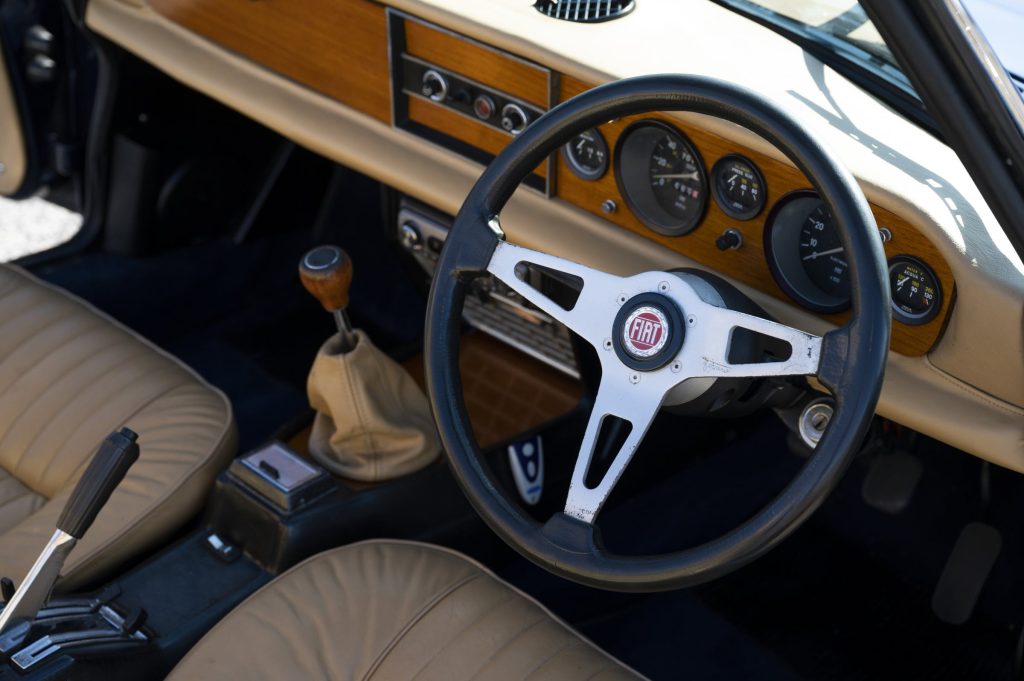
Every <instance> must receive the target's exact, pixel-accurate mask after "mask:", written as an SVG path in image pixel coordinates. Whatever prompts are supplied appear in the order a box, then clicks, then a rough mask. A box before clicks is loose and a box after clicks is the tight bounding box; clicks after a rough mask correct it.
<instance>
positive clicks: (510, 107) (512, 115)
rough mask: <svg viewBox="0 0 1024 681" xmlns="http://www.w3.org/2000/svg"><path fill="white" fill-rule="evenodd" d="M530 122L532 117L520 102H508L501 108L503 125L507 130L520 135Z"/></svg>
mask: <svg viewBox="0 0 1024 681" xmlns="http://www.w3.org/2000/svg"><path fill="white" fill-rule="evenodd" d="M529 123H530V117H529V116H528V115H527V113H526V112H525V111H523V107H521V106H519V105H518V104H506V105H505V106H504V107H502V109H501V127H502V129H503V130H504V131H505V132H509V133H512V134H513V135H518V134H519V133H521V132H522V131H523V130H525V129H526V126H527V125H529Z"/></svg>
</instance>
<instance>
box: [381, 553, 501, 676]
mask: <svg viewBox="0 0 1024 681" xmlns="http://www.w3.org/2000/svg"><path fill="white" fill-rule="evenodd" d="M480 574H481V573H479V572H477V573H475V574H472V575H469V576H467V577H466V578H464V579H462V580H460V581H458V582H455V583H454V584H452V585H451V586H449V587H448V588H447V589H445V590H444V591H442V592H441V593H439V594H437V596H435V597H434V598H433V599H432V600H430V601H429V602H427V603H426V604H425V605H424V606H423V607H422V608H420V610H419V611H418V612H417V613H416V614H415V615H413V616H412V617H411V618H410V619H409V621H408V622H406V624H405V626H404V627H402V628H401V630H399V632H398V633H397V634H395V636H394V637H392V639H391V640H390V641H389V642H388V644H387V645H386V646H384V648H383V649H382V650H381V651H380V653H379V654H378V655H377V659H375V660H374V661H373V664H371V665H370V668H369V669H368V670H367V671H366V673H365V674H364V675H363V677H362V681H369V680H370V678H371V677H372V676H373V675H374V674H376V673H377V669H379V668H380V666H381V665H382V664H383V663H384V660H385V659H386V658H387V656H388V655H389V654H390V653H391V651H392V650H394V649H395V647H396V646H397V645H398V644H399V643H401V642H402V639H403V638H405V635H406V634H408V633H409V632H410V631H411V630H412V629H413V627H415V626H416V625H417V624H419V622H420V621H421V620H422V619H423V618H424V617H426V616H427V615H428V614H429V613H430V611H431V610H433V609H434V608H435V607H437V605H438V604H439V603H441V601H443V600H445V599H446V598H448V597H449V596H451V595H452V594H453V593H455V592H456V591H458V590H459V589H461V588H462V587H464V586H466V585H467V584H469V583H470V582H472V581H473V580H475V579H478V578H479V577H480Z"/></svg>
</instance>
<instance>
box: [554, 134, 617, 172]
mask: <svg viewBox="0 0 1024 681" xmlns="http://www.w3.org/2000/svg"><path fill="white" fill-rule="evenodd" d="M562 155H563V156H564V157H565V160H566V162H567V163H568V164H569V170H571V171H572V172H573V173H574V174H575V175H576V176H577V177H579V178H581V179H584V180H598V179H600V178H601V176H603V175H604V174H605V171H607V170H608V143H607V142H605V141H604V137H603V136H602V135H601V133H600V132H598V130H597V128H592V129H590V130H587V131H585V132H581V133H580V134H578V135H576V136H575V137H573V138H572V140H571V141H570V142H569V143H568V144H566V145H565V146H564V147H562Z"/></svg>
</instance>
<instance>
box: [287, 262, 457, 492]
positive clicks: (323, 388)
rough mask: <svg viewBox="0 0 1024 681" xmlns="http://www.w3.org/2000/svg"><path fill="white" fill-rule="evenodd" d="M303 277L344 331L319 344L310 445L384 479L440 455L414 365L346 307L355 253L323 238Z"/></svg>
mask: <svg viewBox="0 0 1024 681" xmlns="http://www.w3.org/2000/svg"><path fill="white" fill-rule="evenodd" d="M299 276H300V277H301V278H302V285H303V286H305V287H306V290H307V291H309V292H310V293H312V294H313V295H314V296H315V297H316V299H317V300H319V301H320V304H321V305H323V307H324V309H325V310H327V311H328V312H331V313H333V314H334V319H335V320H336V321H337V323H338V331H339V333H338V335H337V337H333V336H332V337H331V338H329V339H328V340H327V342H326V343H324V344H323V346H322V347H321V348H320V351H319V352H318V353H317V356H316V359H315V360H314V361H313V368H312V370H311V371H310V372H309V382H308V384H307V390H308V393H309V404H310V406H312V407H313V409H315V410H316V412H317V413H316V418H315V419H314V420H313V429H312V431H311V432H310V436H309V453H310V454H311V455H312V456H313V458H314V459H316V461H317V462H318V463H320V464H321V465H322V466H323V467H324V468H326V469H327V470H329V471H331V472H332V473H334V474H336V475H340V476H342V477H345V478H349V479H352V480H363V481H370V482H375V481H380V480H388V479H391V478H397V477H398V476H400V475H406V474H408V473H411V472H413V471H416V470H419V469H421V468H423V467H424V466H426V465H427V464H429V463H430V462H431V461H434V460H435V459H437V457H438V455H439V454H440V452H441V443H440V441H439V440H438V437H437V431H436V430H435V429H434V421H433V418H432V417H431V415H430V405H429V404H428V403H427V398H426V396H425V395H424V394H423V391H422V390H420V389H419V387H418V386H417V385H416V382H415V381H413V380H412V377H411V376H409V374H408V372H406V371H405V369H403V368H402V366H401V365H400V364H398V363H397V362H395V360H393V359H391V358H390V357H388V356H387V355H386V354H385V353H383V352H381V351H380V350H379V349H378V348H377V346H375V345H374V344H373V341H371V340H370V338H369V336H367V335H366V333H365V332H364V331H361V330H359V331H356V330H353V329H352V326H351V325H350V324H349V321H348V317H347V316H346V315H345V308H346V307H347V306H348V289H349V285H350V284H351V283H352V261H351V260H350V259H349V257H348V255H346V254H345V251H343V250H341V249H340V248H338V247H337V246H318V247H317V248H314V249H313V250H311V251H310V252H309V253H307V254H306V255H305V256H303V258H302V261H301V262H300V263H299Z"/></svg>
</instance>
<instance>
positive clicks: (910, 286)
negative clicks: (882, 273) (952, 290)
mask: <svg viewBox="0 0 1024 681" xmlns="http://www.w3.org/2000/svg"><path fill="white" fill-rule="evenodd" d="M889 285H890V287H891V289H892V315H893V317H894V318H895V319H898V320H899V321H901V322H903V323H904V324H925V323H927V322H930V321H931V320H932V319H934V318H935V315H937V314H938V313H939V308H941V307H942V287H941V286H940V285H939V280H938V278H937V277H936V276H935V273H934V272H932V269H931V268H930V267H928V265H926V264H924V263H923V262H922V261H920V260H918V259H917V258H913V257H911V256H909V255H898V256H896V257H895V258H893V259H891V260H890V261H889Z"/></svg>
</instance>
